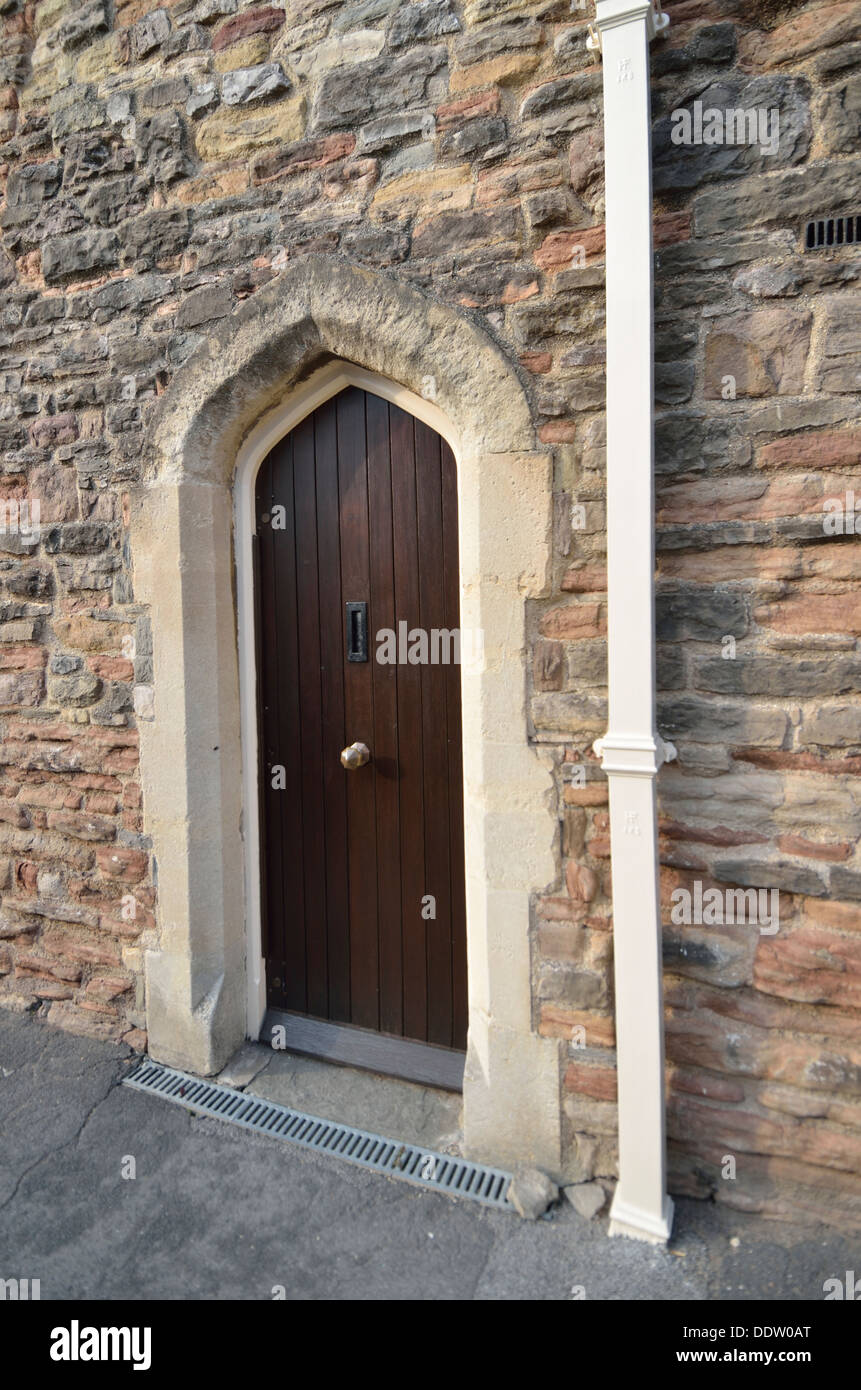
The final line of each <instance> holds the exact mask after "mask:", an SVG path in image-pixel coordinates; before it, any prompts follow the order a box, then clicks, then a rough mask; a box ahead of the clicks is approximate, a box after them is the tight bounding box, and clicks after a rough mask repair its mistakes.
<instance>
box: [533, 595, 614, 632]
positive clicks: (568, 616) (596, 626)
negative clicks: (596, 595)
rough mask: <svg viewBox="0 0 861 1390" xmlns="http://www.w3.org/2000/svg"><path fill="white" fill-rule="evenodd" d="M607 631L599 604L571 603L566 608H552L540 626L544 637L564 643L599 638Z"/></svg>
mask: <svg viewBox="0 0 861 1390" xmlns="http://www.w3.org/2000/svg"><path fill="white" fill-rule="evenodd" d="M606 630H607V629H606V623H605V621H604V620H603V619H602V618H601V606H600V604H597V603H576V604H575V603H571V604H568V605H567V606H566V607H565V608H552V609H551V610H550V612H549V613H545V614H544V616H543V618H542V619H541V622H540V624H539V631H540V632H541V635H542V637H553V638H558V639H561V640H562V641H565V640H566V639H567V640H569V641H570V640H573V639H576V638H578V637H597V636H600V635H601V634H603V633H604V632H606Z"/></svg>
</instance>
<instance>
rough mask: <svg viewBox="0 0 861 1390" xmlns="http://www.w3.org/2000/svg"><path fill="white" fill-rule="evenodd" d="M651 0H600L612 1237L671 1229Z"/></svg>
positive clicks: (658, 21)
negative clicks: (660, 801) (658, 663)
mask: <svg viewBox="0 0 861 1390" xmlns="http://www.w3.org/2000/svg"><path fill="white" fill-rule="evenodd" d="M668 23H669V20H668V19H667V17H666V16H665V15H663V14H661V12H660V6H659V5H658V8H657V9H656V8H655V7H654V6H653V5H652V4H650V3H649V0H598V4H597V17H596V23H595V27H594V29H593V30H592V35H591V37H590V40H589V46H590V47H591V48H594V49H600V51H601V54H602V58H603V63H604V142H605V153H604V159H605V175H606V228H607V552H608V555H607V596H608V611H609V619H608V624H609V635H608V666H609V720H608V725H609V727H608V730H607V733H606V734H605V736H604V737H603V738H602V739H599V740H598V742H597V743H596V744H595V750H596V752H597V753H598V754H599V755H600V757H601V763H602V766H603V768H604V770H605V772H606V773H607V778H608V781H609V789H610V836H611V842H612V847H613V858H612V876H613V937H614V944H615V979H616V1038H617V1046H618V1077H619V1182H618V1186H617V1188H616V1194H615V1197H614V1199H613V1205H612V1209H611V1212H610V1233H611V1235H629V1236H636V1237H639V1238H640V1239H643V1240H652V1241H656V1242H660V1241H665V1240H667V1239H669V1235H670V1230H671V1227H672V1219H673V1204H672V1201H671V1200H670V1198H669V1197H668V1196H667V1184H666V1144H665V1130H664V1019H663V991H662V982H661V917H660V906H659V885H658V823H657V798H656V788H655V779H656V777H657V773H658V769H659V768H660V766H661V764H662V763H663V762H667V761H669V760H670V759H671V758H673V757H675V749H674V748H673V747H672V745H671V744H667V743H664V741H663V740H662V739H661V738H660V736H659V735H658V733H657V731H656V728H655V618H654V574H655V527H654V481H653V478H654V425H653V414H652V401H653V378H654V369H653V360H654V357H653V332H654V321H653V307H652V267H653V250H652V159H651V116H650V106H649V43H650V41H651V39H653V38H654V36H655V34H657V33H660V32H661V30H663V29H664V28H666V26H667V24H668Z"/></svg>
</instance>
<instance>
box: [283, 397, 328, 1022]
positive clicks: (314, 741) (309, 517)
mask: <svg viewBox="0 0 861 1390" xmlns="http://www.w3.org/2000/svg"><path fill="white" fill-rule="evenodd" d="M292 437H293V495H294V506H295V523H296V620H295V621H296V631H297V647H298V662H299V670H298V693H299V715H300V753H301V766H300V770H299V778H300V785H301V797H302V831H303V841H304V883H305V892H304V919H303V925H304V934H305V963H306V964H305V974H306V980H307V998H306V1008H307V1011H308V1013H310V1014H315V1015H316V1016H317V1017H318V1018H325V1017H326V1014H327V1010H328V980H327V962H326V932H325V921H326V874H325V853H324V813H323V805H324V801H323V796H324V794H323V725H322V705H321V680H320V665H321V661H320V603H319V591H318V588H319V581H318V566H317V529H318V528H317V495H316V494H317V487H316V481H317V479H316V461H315V450H314V418H313V416H309V417H308V418H307V419H305V420H303V421H302V422H301V424H299V425H297V427H296V429H295V430H294V431H293V436H292Z"/></svg>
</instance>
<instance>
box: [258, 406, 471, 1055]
mask: <svg viewBox="0 0 861 1390" xmlns="http://www.w3.org/2000/svg"><path fill="white" fill-rule="evenodd" d="M256 506H257V553H258V558H257V595H258V623H259V626H258V650H259V655H258V660H259V680H258V687H259V692H260V727H261V740H260V742H261V787H262V797H261V802H262V805H261V810H262V834H261V841H262V846H263V853H262V859H263V863H262V872H263V884H262V888H263V892H262V897H263V900H264V953H265V957H266V971H267V996H268V1001H269V1005H270V1008H271V1009H274V1010H276V1011H278V1017H279V1019H281V1018H282V1016H283V1017H284V1018H286V1019H287V1021H288V1023H290V1024H291V1026H290V1028H289V1030H288V1046H295V1047H297V1048H299V1049H300V1050H303V1051H320V1052H323V1053H326V1054H327V1055H330V1056H333V1057H337V1059H338V1060H342V1061H344V1060H352V1061H355V1062H357V1063H359V1064H364V1065H370V1066H373V1067H374V1068H375V1069H378V1070H384V1071H393V1072H396V1073H399V1074H403V1075H410V1074H418V1075H419V1076H420V1079H427V1080H440V1079H442V1080H443V1081H444V1080H445V1076H448V1077H449V1078H450V1077H451V1076H452V1075H453V1074H454V1073H453V1072H452V1066H451V1062H452V1060H453V1059H449V1060H448V1061H447V1062H446V1063H445V1064H444V1065H443V1067H442V1073H443V1074H442V1075H441V1076H437V1075H436V1074H435V1071H434V1066H431V1067H430V1071H427V1061H428V1056H429V1055H430V1054H429V1053H428V1051H427V1045H430V1046H431V1047H435V1048H446V1049H455V1050H458V1051H462V1050H463V1049H464V1048H465V1045H466V1026H467V998H466V915H465V901H464V873H463V792H462V751H461V717H460V666H459V664H457V662H456V661H453V660H451V659H450V658H451V657H452V655H453V654H454V653H453V652H452V650H451V645H450V643H448V641H447V639H446V637H445V635H444V634H445V633H450V632H452V631H453V630H455V629H458V628H459V580H458V557H457V535H458V527H457V479H456V468H455V461H454V457H453V455H452V452H451V450H450V448H449V447H448V445H447V444H446V443H445V441H444V440H443V439H441V438H440V436H439V435H438V434H436V433H435V432H434V431H433V430H432V429H430V428H429V427H428V426H427V425H425V424H423V423H421V422H420V421H418V420H416V419H415V418H414V417H413V416H411V415H409V414H407V413H406V412H405V411H403V410H401V409H399V408H398V407H397V406H394V405H391V404H389V403H388V402H387V401H385V400H382V399H381V398H380V397H378V396H374V395H371V394H370V393H368V392H365V391H362V390H359V389H358V388H355V387H350V388H348V389H347V390H345V391H343V392H342V393H341V394H340V395H338V396H336V397H334V398H332V399H331V400H329V401H327V402H326V403H325V405H322V406H320V408H319V409H318V410H316V411H314V413H313V414H312V415H310V416H308V417H307V418H306V419H305V420H303V422H302V423H301V424H300V425H298V426H297V427H296V429H294V430H293V432H292V433H291V434H290V435H288V436H287V437H286V438H284V439H282V440H281V441H280V443H278V444H277V445H276V446H275V448H274V449H273V450H272V452H271V453H270V454H269V455H268V457H267V458H266V460H265V461H264V463H263V465H262V467H261V469H260V472H259V475H258V480H257V494H256ZM363 605H364V609H363ZM363 624H364V631H365V635H366V652H365V653H364V656H365V659H362V657H363V651H362V633H363ZM399 625H400V626H399ZM386 630H388V632H390V633H392V634H393V635H394V638H395V642H394V646H393V643H392V641H391V640H390V639H389V638H388V637H386V636H380V634H384V633H385V632H386ZM416 630H419V631H423V632H424V633H425V634H427V636H426V644H427V646H426V650H425V651H424V652H423V651H422V645H421V639H420V638H418V639H417V638H416ZM434 631H436V632H437V633H442V634H443V636H442V638H441V639H439V641H438V642H437V644H436V645H434V639H433V633H434ZM411 634H412V636H413V641H412V644H410V641H409V638H410V635H411ZM399 638H400V642H398V639H399ZM405 639H406V640H405ZM411 645H412V655H413V660H410V659H409V656H410V646H411ZM398 648H400V649H398ZM434 653H435V654H436V656H437V661H436V662H434V661H433V660H432V659H431V660H427V661H426V662H424V663H422V661H421V658H422V656H423V655H425V656H428V657H432V656H433V655H434ZM393 655H394V656H395V658H396V659H395V660H394V661H392V660H380V659H378V658H379V657H387V658H391V657H392V656H393ZM446 656H448V657H449V660H448V661H446V660H445V658H446ZM405 657H406V658H407V659H406V660H404V659H403V658H405ZM397 658H401V659H397ZM415 658H418V660H416V659H415ZM354 742H358V743H362V744H364V745H366V746H367V748H368V749H369V750H370V760H369V761H368V762H367V763H366V764H365V765H364V766H361V767H358V768H356V769H353V770H347V769H345V768H344V766H342V763H341V752H342V750H344V749H346V748H347V747H348V746H349V745H351V744H353V743H354ZM291 1020H292V1023H291ZM301 1020H305V1021H306V1022H305V1023H304V1024H303V1023H302V1022H301ZM312 1021H316V1026H314V1024H313V1023H312ZM327 1025H334V1027H332V1026H327ZM347 1029H350V1030H353V1029H355V1030H363V1032H362V1034H361V1035H360V1034H359V1032H358V1031H357V1032H355V1033H353V1032H347V1031H346V1030H347ZM369 1034H374V1035H378V1037H377V1038H376V1040H375V1042H374V1043H373V1044H372V1045H371V1046H370V1050H368V1045H367V1038H368V1035H369ZM381 1038H382V1039H386V1040H388V1041H387V1042H386V1043H385V1045H383V1043H382V1042H381V1041H380V1039H381ZM392 1040H411V1041H412V1043H419V1044H424V1045H425V1049H424V1051H423V1052H422V1051H421V1050H420V1049H419V1050H417V1049H416V1048H415V1047H411V1046H409V1045H406V1044H403V1045H400V1046H399V1045H398V1044H397V1042H395V1041H392ZM411 1059H412V1060H411ZM416 1059H419V1065H418V1072H417V1073H416ZM431 1060H433V1059H431ZM423 1068H424V1070H423ZM455 1070H456V1067H455ZM460 1070H461V1071H462V1059H461V1066H460ZM425 1072H427V1074H426V1075H425Z"/></svg>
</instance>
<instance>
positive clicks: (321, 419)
mask: <svg viewBox="0 0 861 1390" xmlns="http://www.w3.org/2000/svg"><path fill="white" fill-rule="evenodd" d="M314 431H315V458H316V468H317V527H318V535H317V563H318V575H319V591H320V699H321V711H322V728H323V799H324V807H323V821H324V838H325V867H326V890H327V891H326V922H325V937H326V954H327V961H328V983H329V1006H328V1014H327V1017H328V1018H330V1019H331V1020H332V1021H333V1022H336V1023H349V1021H350V897H349V883H348V877H347V783H346V777H345V775H344V769H343V768H342V767H341V763H340V755H341V749H342V748H343V747H344V745H345V743H346V739H347V729H346V724H345V719H344V649H343V619H342V613H343V608H342V602H341V518H340V509H339V505H338V433H337V420H336V411H335V401H334V400H330V401H327V402H326V403H325V405H322V406H321V407H320V409H319V410H317V411H315V414H314ZM321 928H322V924H321Z"/></svg>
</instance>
